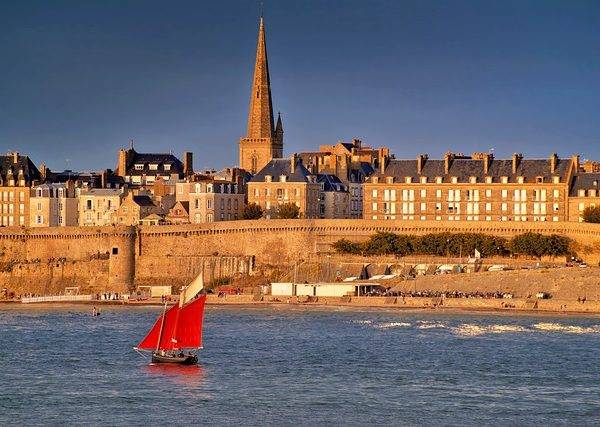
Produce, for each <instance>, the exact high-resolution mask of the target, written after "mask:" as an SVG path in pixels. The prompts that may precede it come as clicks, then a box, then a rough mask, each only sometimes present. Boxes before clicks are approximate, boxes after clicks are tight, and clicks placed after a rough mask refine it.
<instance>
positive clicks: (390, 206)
mask: <svg viewBox="0 0 600 427" xmlns="http://www.w3.org/2000/svg"><path fill="white" fill-rule="evenodd" d="M396 205H397V204H396V203H394V202H383V203H378V202H373V203H372V205H371V207H372V211H373V212H377V211H378V210H379V209H381V210H382V211H383V212H384V213H391V214H395V213H396V212H397V210H396ZM415 205H416V206H417V207H419V208H420V212H427V203H419V204H417V203H414V202H401V203H398V211H399V212H402V213H403V214H412V213H415ZM530 205H531V208H532V209H533V213H534V214H536V215H537V214H541V215H545V214H546V212H547V207H546V205H547V204H546V203H544V202H536V203H532V204H530ZM548 205H551V206H552V209H553V211H554V212H558V211H560V204H558V203H554V204H550V203H548ZM581 205H582V204H580V210H583V209H581ZM465 206H466V211H467V214H479V212H480V203H477V202H470V203H465ZM460 208H461V203H460V202H449V203H447V204H446V211H447V213H449V214H458V213H460V211H461V209H460ZM484 208H485V211H486V212H491V211H492V203H489V202H488V203H485V204H484V203H481V209H484ZM511 208H512V211H513V213H514V214H516V215H521V214H526V213H527V203H525V202H519V203H513V204H512V206H511ZM548 208H550V206H548ZM500 209H501V211H502V212H508V210H509V204H508V203H502V204H501V205H500ZM435 211H436V212H441V211H443V204H442V203H440V202H437V203H436V204H435Z"/></svg>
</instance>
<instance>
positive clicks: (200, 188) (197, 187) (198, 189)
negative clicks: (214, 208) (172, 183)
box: [195, 184, 202, 193]
mask: <svg viewBox="0 0 600 427" xmlns="http://www.w3.org/2000/svg"><path fill="white" fill-rule="evenodd" d="M195 192H196V193H202V184H196V186H195Z"/></svg>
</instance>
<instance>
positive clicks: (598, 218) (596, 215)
mask: <svg viewBox="0 0 600 427" xmlns="http://www.w3.org/2000/svg"><path fill="white" fill-rule="evenodd" d="M582 217H583V221H584V222H592V223H595V224H598V223H600V206H588V207H587V208H585V209H584V210H583V215H582Z"/></svg>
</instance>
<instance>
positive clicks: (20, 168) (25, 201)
mask: <svg viewBox="0 0 600 427" xmlns="http://www.w3.org/2000/svg"><path fill="white" fill-rule="evenodd" d="M39 181H40V172H39V170H38V169H37V167H36V166H35V165H34V164H33V162H32V161H31V159H30V158H29V157H28V156H22V155H20V154H19V153H17V152H14V153H8V154H7V155H5V156H0V226H3V227H16V226H28V225H29V224H30V219H29V211H30V195H31V194H30V188H31V186H32V185H34V184H38V183H39Z"/></svg>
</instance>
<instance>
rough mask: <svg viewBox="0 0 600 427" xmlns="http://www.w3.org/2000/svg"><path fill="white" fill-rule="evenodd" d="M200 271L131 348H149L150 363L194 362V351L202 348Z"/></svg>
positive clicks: (203, 300)
mask: <svg viewBox="0 0 600 427" xmlns="http://www.w3.org/2000/svg"><path fill="white" fill-rule="evenodd" d="M203 288H204V281H203V278H202V274H200V275H199V276H198V277H196V279H194V281H193V282H192V283H190V285H189V286H187V287H185V288H184V289H183V290H182V292H181V294H180V295H179V303H178V304H175V305H174V306H172V307H171V308H169V309H167V302H166V301H165V305H164V308H163V312H162V314H161V315H160V316H159V317H158V319H156V322H155V323H154V326H153V327H152V329H150V332H148V335H146V337H145V338H144V339H143V340H142V341H141V342H140V343H139V344H138V345H137V347H134V348H133V349H134V350H136V351H138V350H145V351H151V352H152V362H153V363H177V364H183V365H193V364H196V363H198V356H197V355H196V354H195V351H196V350H198V349H201V348H202V322H203V319H204V304H205V303H206V294H200V295H198V294H199V292H200V291H202V289H203Z"/></svg>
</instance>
